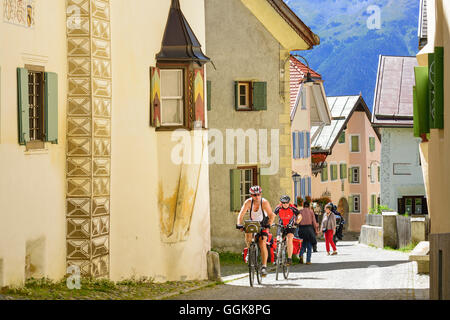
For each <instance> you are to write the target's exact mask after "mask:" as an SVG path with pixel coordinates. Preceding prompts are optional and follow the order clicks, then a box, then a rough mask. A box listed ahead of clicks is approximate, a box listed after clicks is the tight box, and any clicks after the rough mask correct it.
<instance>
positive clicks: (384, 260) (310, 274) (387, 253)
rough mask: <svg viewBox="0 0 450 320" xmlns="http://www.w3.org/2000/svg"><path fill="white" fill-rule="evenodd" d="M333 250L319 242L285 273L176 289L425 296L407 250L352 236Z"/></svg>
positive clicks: (237, 294) (220, 295)
mask: <svg viewBox="0 0 450 320" xmlns="http://www.w3.org/2000/svg"><path fill="white" fill-rule="evenodd" d="M337 249H338V255H336V256H327V255H326V252H325V243H323V242H319V244H318V250H319V252H317V253H313V256H312V264H311V265H294V266H292V267H291V272H290V275H289V278H288V279H287V280H285V279H284V278H283V276H281V277H280V276H279V279H281V280H278V281H276V280H275V274H274V273H269V275H268V276H267V277H266V278H264V279H263V284H262V285H256V286H255V287H253V288H251V287H249V281H248V277H246V275H245V274H241V275H234V276H229V277H225V278H224V279H223V280H224V281H227V280H230V279H235V280H232V281H230V282H227V283H226V284H224V285H220V286H215V287H213V288H207V289H202V290H198V291H194V292H191V293H187V294H184V295H179V296H176V297H174V298H173V299H185V300H211V299H212V300H228V299H233V300H236V299H238V300H240V299H243V300H246V299H252V300H259V299H262V300H264V299H269V300H277V299H283V300H285V299H292V300H304V299H313V300H316V299H346V300H347V299H352V300H354V299H370V300H373V299H389V300H391V299H394V300H398V299H402V300H403V299H408V300H409V299H429V291H428V289H429V276H428V275H418V274H417V264H416V263H415V262H410V261H408V254H406V253H402V252H397V251H391V250H384V249H377V248H373V247H369V246H366V245H363V244H359V243H358V242H356V241H342V242H339V243H338V245H337Z"/></svg>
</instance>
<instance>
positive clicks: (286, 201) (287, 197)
mask: <svg viewBox="0 0 450 320" xmlns="http://www.w3.org/2000/svg"><path fill="white" fill-rule="evenodd" d="M289 201H291V198H290V197H289V196H288V195H284V196H281V198H280V202H281V203H289Z"/></svg>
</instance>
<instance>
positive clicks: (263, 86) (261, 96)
mask: <svg viewBox="0 0 450 320" xmlns="http://www.w3.org/2000/svg"><path fill="white" fill-rule="evenodd" d="M252 86H253V110H267V82H253V83H252Z"/></svg>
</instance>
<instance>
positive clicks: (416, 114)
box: [412, 86, 420, 138]
mask: <svg viewBox="0 0 450 320" xmlns="http://www.w3.org/2000/svg"><path fill="white" fill-rule="evenodd" d="M412 90H413V134H414V137H416V138H419V137H420V124H419V103H418V102H417V89H416V86H413V88H412Z"/></svg>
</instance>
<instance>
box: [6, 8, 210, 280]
mask: <svg viewBox="0 0 450 320" xmlns="http://www.w3.org/2000/svg"><path fill="white" fill-rule="evenodd" d="M22 4H23V1H2V2H1V3H0V12H1V17H2V20H1V21H0V38H1V39H2V41H3V42H4V43H9V45H8V47H7V48H4V49H2V50H1V51H0V77H1V78H0V80H1V81H0V83H1V86H0V176H1V177H2V179H1V182H0V287H1V286H6V285H21V284H23V283H24V280H26V279H27V278H29V277H35V278H36V277H49V278H51V279H55V280H58V279H61V278H62V277H63V276H64V275H65V274H67V272H68V267H71V268H70V269H69V270H71V271H72V272H77V271H79V272H80V274H81V275H92V276H94V277H109V278H110V279H112V280H120V279H124V278H131V277H136V278H139V277H143V276H145V277H152V278H154V279H155V280H156V281H166V280H189V279H204V278H206V277H207V262H206V256H207V252H208V251H209V250H210V228H209V221H210V218H209V177H208V166H207V157H208V154H207V148H206V147H205V141H206V134H205V132H206V131H205V130H204V129H202V128H206V127H207V119H206V115H205V114H206V107H205V103H204V102H205V95H204V88H205V87H206V81H205V80H206V77H205V76H206V73H205V69H204V64H205V63H206V62H208V58H207V57H205V56H203V55H202V51H201V50H202V49H203V50H204V49H205V12H204V1H203V0H182V1H181V8H180V3H179V1H178V0H173V1H172V2H171V1H169V0H161V1H147V0H133V1H124V0H68V1H61V0H45V1H42V0H36V1H34V2H32V3H31V5H30V6H29V7H28V8H24V7H22ZM169 9H170V10H169ZM169 12H170V15H169V17H170V18H169V19H168V13H169ZM149 13H151V16H152V18H151V19H149ZM183 14H184V17H185V18H183ZM165 27H166V29H165ZM174 35H175V38H176V39H175V40H174ZM161 40H163V41H162V42H163V45H162V44H161ZM177 48H184V55H183V54H181V53H180V51H179V50H177ZM150 101H151V103H149V102H150ZM194 127H195V128H199V130H195V134H194V131H191V129H192V128H194ZM177 128H178V129H180V128H181V129H182V128H184V129H185V130H184V131H183V133H182V135H179V136H174V135H173V133H174V130H175V129H177ZM194 136H195V139H188V138H189V137H194ZM203 138H205V139H203ZM183 139H184V140H183ZM191 140H192V141H191ZM180 141H185V142H186V141H189V142H191V143H184V144H183V143H180ZM189 149H192V152H189V151H191V150H189ZM174 150H175V151H177V152H175V151H174ZM189 153H190V154H191V155H192V156H193V157H194V158H195V156H197V158H199V159H202V160H203V161H185V162H180V161H177V155H179V154H183V155H184V154H189ZM178 158H179V157H178ZM198 195H201V197H200V196H198ZM192 257H196V258H195V259H192Z"/></svg>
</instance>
